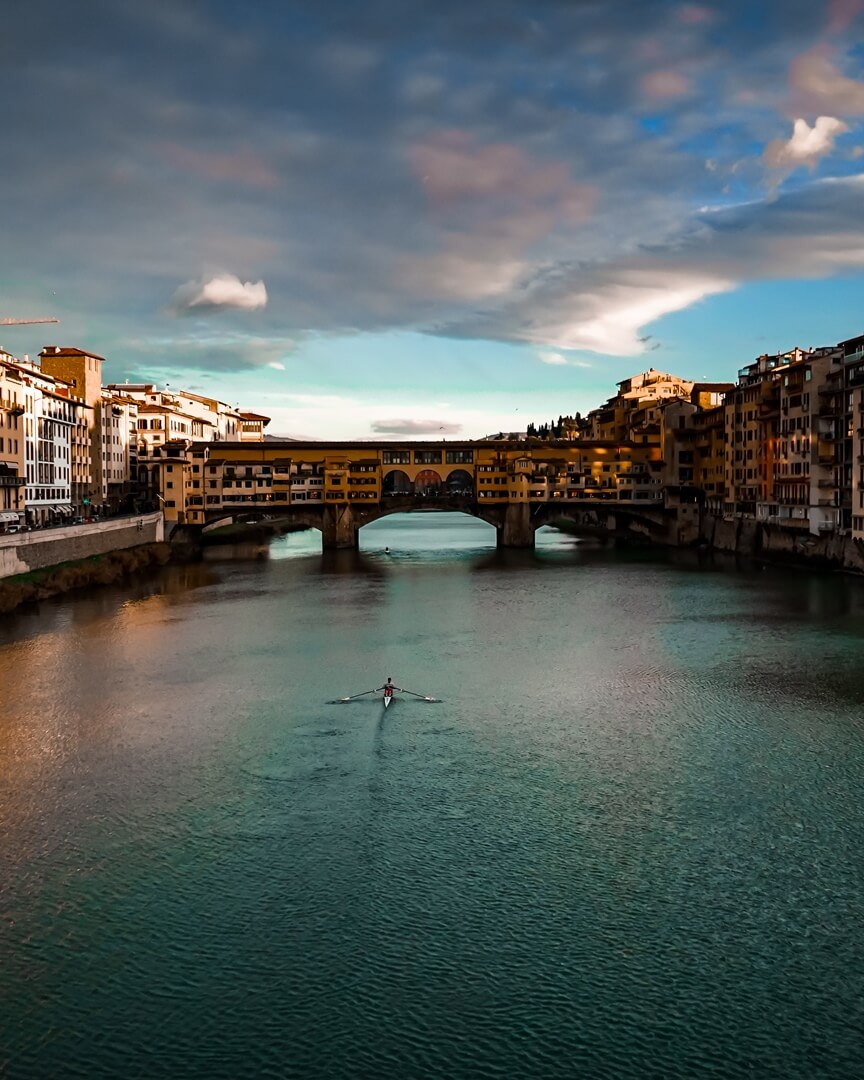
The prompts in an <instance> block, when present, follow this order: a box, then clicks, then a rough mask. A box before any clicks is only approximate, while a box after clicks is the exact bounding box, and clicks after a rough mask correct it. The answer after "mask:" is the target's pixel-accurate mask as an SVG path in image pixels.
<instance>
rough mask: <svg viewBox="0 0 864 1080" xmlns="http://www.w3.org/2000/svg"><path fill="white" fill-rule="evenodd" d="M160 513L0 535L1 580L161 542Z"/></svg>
mask: <svg viewBox="0 0 864 1080" xmlns="http://www.w3.org/2000/svg"><path fill="white" fill-rule="evenodd" d="M164 538H165V535H164V518H163V516H162V514H161V513H158V512H157V513H153V514H139V515H137V516H132V517H123V518H110V519H109V520H108V521H98V522H93V523H92V524H84V525H69V526H66V527H65V528H62V529H45V530H44V531H42V530H39V531H36V532H26V533H13V534H12V535H11V536H0V580H2V579H4V578H9V577H15V576H18V575H21V574H29V573H32V572H33V571H34V570H43V569H45V568H46V567H50V566H59V565H60V564H61V563H69V562H75V561H78V560H80V559H89V558H92V557H93V556H96V555H106V554H108V553H109V552H112V551H120V550H123V549H125V548H134V547H142V546H143V545H145V544H160V543H162V541H163V540H164Z"/></svg>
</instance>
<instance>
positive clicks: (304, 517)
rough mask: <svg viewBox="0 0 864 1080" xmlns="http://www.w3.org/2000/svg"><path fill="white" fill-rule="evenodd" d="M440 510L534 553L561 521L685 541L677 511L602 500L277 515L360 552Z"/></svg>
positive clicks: (389, 499) (249, 513) (242, 515)
mask: <svg viewBox="0 0 864 1080" xmlns="http://www.w3.org/2000/svg"><path fill="white" fill-rule="evenodd" d="M435 511H438V512H441V511H449V512H459V513H463V514H469V515H470V516H472V517H476V518H479V519H480V520H481V521H485V522H487V524H489V525H492V526H493V527H494V529H495V532H496V537H497V546H498V547H499V548H533V546H534V534H535V532H536V531H537V529H539V528H540V527H541V526H542V525H549V524H553V523H555V522H556V521H568V522H571V523H572V525H573V526H574V531H575V532H576V533H577V534H578V533H579V532H583V533H584V535H586V536H597V535H600V536H611V537H630V538H637V537H638V538H641V539H644V540H646V541H649V542H651V543H656V544H676V543H679V542H680V539H681V538H680V536H679V535H678V527H679V520H678V510H677V509H675V508H672V509H667V508H665V507H663V506H661V505H658V504H656V503H655V504H653V505H648V506H627V505H621V504H620V503H618V502H615V503H611V502H606V503H604V502H600V501H598V500H596V499H584V500H575V499H573V500H567V501H566V502H560V501H555V502H541V503H530V502H523V503H515V504H514V503H499V504H497V505H496V504H491V505H489V504H484V503H483V502H481V501H479V500H478V499H476V498H474V497H473V496H469V495H447V494H441V495H437V496H418V495H393V496H385V497H384V498H383V499H382V500H381V501H380V502H374V503H373V502H369V503H341V504H335V505H333V504H331V505H328V504H326V503H309V502H307V503H300V504H297V505H294V506H288V507H285V508H284V509H282V508H280V509H279V510H278V511H276V512H275V513H276V514H277V515H278V517H279V518H280V519H284V520H287V521H290V522H292V523H294V524H297V525H306V526H308V527H309V528H313V529H318V530H319V531H320V532H321V534H322V546H323V548H324V550H325V551H327V550H337V549H344V548H357V547H358V542H359V533H360V529H362V528H363V526H364V525H369V524H371V523H372V522H373V521H378V520H380V519H381V518H383V517H388V516H389V515H391V514H405V513H431V512H435ZM262 512H265V513H268V514H271V515H273V514H274V510H273V508H272V507H266V506H261V507H258V508H254V509H253V508H249V509H244V510H243V511H242V512H234V513H226V511H225V510H220V511H218V512H214V513H213V514H211V515H208V516H209V517H210V518H211V521H212V520H215V519H216V518H217V517H218V519H219V520H220V521H224V520H227V519H228V518H230V519H231V520H233V521H242V520H244V519H248V518H250V517H255V518H260V516H261V514H262Z"/></svg>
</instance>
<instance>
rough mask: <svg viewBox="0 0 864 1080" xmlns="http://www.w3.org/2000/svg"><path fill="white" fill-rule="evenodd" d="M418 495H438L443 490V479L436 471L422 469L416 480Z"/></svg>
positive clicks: (415, 486) (415, 488) (415, 487)
mask: <svg viewBox="0 0 864 1080" xmlns="http://www.w3.org/2000/svg"><path fill="white" fill-rule="evenodd" d="M414 490H415V491H416V492H417V494H418V495H437V494H438V492H439V491H440V490H441V477H440V475H439V474H438V473H437V472H435V470H434V469H421V470H420V472H419V473H417V476H416V477H415V479H414Z"/></svg>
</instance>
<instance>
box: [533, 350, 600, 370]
mask: <svg viewBox="0 0 864 1080" xmlns="http://www.w3.org/2000/svg"><path fill="white" fill-rule="evenodd" d="M537 359H538V360H539V361H540V363H541V364H552V365H554V366H555V367H561V366H565V365H566V366H567V367H579V368H590V367H591V365H590V364H589V363H587V362H586V361H585V360H569V359H568V358H567V357H566V356H562V354H561V353H559V352H538V353H537Z"/></svg>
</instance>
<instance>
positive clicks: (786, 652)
mask: <svg viewBox="0 0 864 1080" xmlns="http://www.w3.org/2000/svg"><path fill="white" fill-rule="evenodd" d="M442 519H443V515H442V516H441V517H439V518H438V519H437V520H436V519H432V518H431V516H428V517H425V518H422V519H419V520H418V518H417V517H416V516H415V517H413V518H411V519H409V520H408V521H407V522H402V521H399V520H397V519H388V520H387V521H386V522H383V523H381V525H380V528H379V530H378V531H377V532H371V531H370V532H369V533H365V532H364V534H363V535H362V537H361V541H362V547H361V550H360V551H359V552H351V551H349V552H333V553H326V554H323V553H322V552H321V551H320V537H319V536H318V534H310V535H305V534H294V535H292V536H289V537H283V538H280V539H279V540H276V541H274V543H273V544H272V546H271V548H270V549H269V557H268V556H267V551H266V550H265V549H262V548H261V547H260V546H259V545H251V546H243V547H242V548H241V547H237V548H235V549H233V550H226V549H213V551H212V552H210V553H208V556H207V558H206V560H205V561H204V562H202V563H201V564H198V565H195V566H189V567H172V568H167V569H166V570H164V571H162V572H161V573H160V574H159V575H157V576H156V577H155V578H154V579H153V581H152V582H150V583H148V584H147V585H146V586H145V585H139V586H135V587H134V588H133V589H131V590H129V591H123V590H110V589H109V590H103V591H101V592H100V593H98V594H96V593H94V594H92V595H91V596H87V597H84V598H81V597H78V598H67V599H65V600H63V601H58V602H54V603H51V604H45V605H40V609H39V611H38V613H33V614H31V615H29V616H27V617H22V618H21V620H20V621H18V622H17V623H15V625H13V623H14V622H15V621H14V620H13V623H9V622H7V621H4V625H3V628H2V632H0V688H2V693H0V821H2V829H0V900H2V902H0V915H2V917H3V920H4V921H3V922H0V965H2V970H3V973H4V983H5V985H6V987H7V988H8V993H7V994H6V995H4V1000H3V1009H2V1013H0V1029H2V1039H0V1046H2V1047H3V1048H4V1052H5V1053H7V1055H8V1060H9V1061H11V1062H14V1064H15V1068H16V1069H17V1070H18V1073H17V1074H18V1075H22V1076H25V1075H27V1076H40V1077H41V1076H52V1075H58V1076H59V1075H88V1076H100V1075H102V1076H111V1075H124V1073H125V1071H128V1061H129V1060H130V1059H131V1060H134V1061H135V1062H136V1064H137V1065H139V1066H140V1069H143V1071H145V1072H147V1073H148V1074H149V1075H176V1076H182V1075H190V1073H193V1072H196V1070H197V1071H199V1072H202V1073H206V1075H207V1076H208V1077H211V1078H214V1080H219V1078H221V1077H226V1078H227V1077H231V1078H232V1080H234V1078H236V1077H238V1076H251V1075H268V1074H272V1075H298V1076H304V1077H327V1078H328V1080H342V1078H347V1077H352V1076H358V1075H369V1076H375V1077H376V1080H402V1078H404V1077H405V1076H418V1077H419V1076H424V1075H441V1076H448V1077H454V1078H459V1077H468V1076H483V1075H490V1076H491V1075H503V1076H526V1077H527V1076H531V1077H536V1078H538V1080H547V1078H548V1080H565V1078H566V1080H569V1078H570V1077H572V1076H574V1075H577V1074H578V1075H585V1076H615V1077H616V1078H621V1080H641V1078H642V1077H643V1076H645V1075H646V1074H647V1073H648V1072H650V1073H651V1075H658V1076H659V1075H662V1076H666V1077H670V1078H672V1080H677V1078H681V1080H689V1078H690V1077H692V1076H697V1075H703V1074H705V1073H706V1072H709V1071H711V1070H712V1069H713V1073H714V1074H716V1075H718V1076H720V1075H722V1076H723V1077H724V1078H729V1080H738V1078H739V1077H741V1078H742V1080H743V1077H746V1076H752V1075H757V1074H758V1075H764V1076H769V1075H777V1076H789V1077H791V1076H805V1075H807V1076H809V1075H814V1076H815V1075H819V1076H820V1077H826V1078H830V1080H834V1078H837V1080H840V1078H841V1077H843V1078H845V1077H847V1076H853V1075H857V1071H858V1067H859V1065H860V1039H859V1034H860V1033H859V1031H858V1028H857V1026H856V1025H855V1024H854V1023H852V1022H851V1021H850V1018H852V1019H853V1020H854V1017H855V1016H857V1015H858V1011H859V1008H860V1000H861V996H862V993H864V976H862V972H864V955H862V950H861V947H860V945H859V943H860V941H861V935H860V932H859V931H860V927H859V926H858V921H859V920H858V913H859V912H860V910H861V909H862V905H864V888H862V883H861V875H860V870H859V867H860V863H861V857H862V851H864V806H862V802H861V799H860V798H859V797H858V792H860V789H861V785H862V783H864V730H862V724H861V704H862V700H864V699H862V693H864V686H862V682H864V672H862V669H861V664H860V656H861V645H862V642H864V622H862V613H864V589H862V583H861V582H857V581H848V580H844V579H839V578H836V577H831V576H825V575H821V576H820V575H808V574H803V573H795V574H790V573H786V572H781V571H771V570H769V571H765V570H752V569H751V570H748V571H747V572H744V573H742V572H738V571H736V570H735V567H734V563H733V562H730V561H722V560H719V561H718V560H713V561H710V562H708V563H706V562H704V561H703V562H700V559H699V556H698V554H697V553H692V554H690V553H684V554H681V555H674V554H672V553H658V552H651V551H649V550H647V549H642V550H639V549H621V548H617V547H615V546H608V547H604V546H600V545H597V544H592V543H587V542H576V541H574V540H573V539H572V538H570V537H562V536H561V535H559V534H554V533H551V532H548V531H544V532H543V533H542V534H540V535H538V547H537V549H536V550H535V551H533V552H531V551H501V552H498V551H496V550H495V548H494V534H493V535H491V536H490V534H489V532H488V530H486V529H485V527H481V529H480V530H478V529H476V528H475V525H476V523H472V522H471V521H470V520H468V519H464V518H461V519H459V521H455V520H452V519H451V520H450V521H449V522H448V521H446V520H442ZM385 526H386V528H385ZM384 547H390V549H391V551H390V552H389V553H387V552H384V551H383V548H384ZM262 555H263V556H264V558H262ZM529 571H530V572H529ZM15 626H17V629H16V628H15ZM387 675H393V676H394V678H395V679H396V680H397V682H398V683H399V685H407V686H409V687H411V688H412V689H417V690H420V691H423V692H431V693H433V694H435V695H436V696H439V697H441V698H443V699H444V700H443V702H442V703H441V704H440V705H434V706H427V705H425V704H424V703H423V702H416V703H415V702H411V701H408V700H400V701H397V703H396V704H395V705H394V706H393V707H392V708H391V709H389V710H388V711H387V714H386V715H385V714H384V713H383V710H382V709H381V705H380V702H378V701H374V700H369V701H368V703H366V702H362V703H360V704H358V705H356V706H349V707H342V706H332V705H328V704H326V702H327V700H328V699H331V698H332V697H334V696H335V695H337V694H343V693H350V692H352V691H356V690H361V689H367V688H370V687H372V686H377V685H380V683H381V682H382V681H383V679H384V678H385V677H386V676H387ZM118 957H119V958H121V960H122V962H120V961H118ZM466 979H467V980H468V983H466ZM154 986H158V987H159V988H160V993H159V994H154V993H153V987H154ZM178 1002H182V1003H183V1008H182V1009H181V1008H178V1007H177V1003H178ZM706 1002H711V1009H710V1010H709V1014H708V1018H707V1019H706V1009H705V1003H706ZM814 1003H815V1004H814ZM382 1016H386V1017H387V1022H386V1023H382V1022H381V1017H382ZM514 1016H515V1017H518V1021H519V1022H518V1024H517V1025H515V1027H514V1022H513V1017H514ZM154 1031H158V1032H159V1038H158V1044H154V1041H153V1032H154ZM154 1047H155V1049H154ZM202 1048H203V1049H202ZM826 1048H827V1049H826ZM157 1052H158V1060H157ZM202 1054H206V1057H202ZM801 1062H806V1063H807V1068H806V1070H804V1071H802V1068H801ZM430 1063H432V1064H431V1065H430ZM2 1064H3V1062H2V1060H0V1068H2ZM10 1075H12V1073H10Z"/></svg>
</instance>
